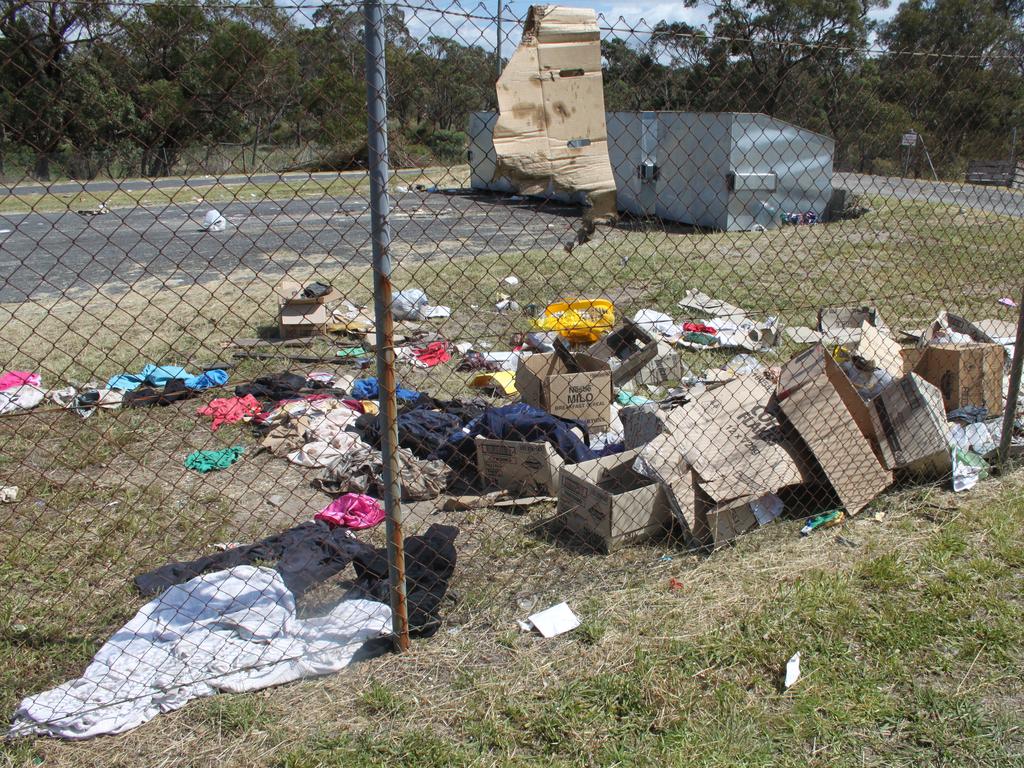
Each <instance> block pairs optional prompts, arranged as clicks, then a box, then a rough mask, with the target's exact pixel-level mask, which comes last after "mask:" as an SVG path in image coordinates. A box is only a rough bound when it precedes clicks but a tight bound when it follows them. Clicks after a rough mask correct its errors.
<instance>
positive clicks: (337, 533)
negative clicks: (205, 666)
mask: <svg viewBox="0 0 1024 768" xmlns="http://www.w3.org/2000/svg"><path fill="white" fill-rule="evenodd" d="M372 551H373V548H372V547H371V546H370V545H369V544H364V543H363V542H361V541H358V540H357V539H355V538H353V537H352V535H351V534H350V533H349V532H348V531H347V530H346V529H344V528H336V527H334V526H332V525H330V524H329V523H326V522H320V521H314V522H308V523H302V524H301V525H297V526H295V527H294V528H289V529H288V530H286V531H282V532H281V533H277V534H274V535H273V536H268V537H267V538H265V539H262V540H261V541H258V542H256V543H255V544H247V545H245V546H241V547H234V548H232V549H228V550H225V551H223V552H217V553H215V554H212V555H208V556H206V557H201V558H199V559H197V560H192V561H189V562H184V563H168V564H167V565H164V566H161V567H160V568H157V569H155V570H153V571H149V572H148V573H143V574H140V575H138V576H136V577H135V586H136V588H137V589H138V590H139V592H140V593H142V594H143V595H145V596H147V597H148V596H149V595H155V594H156V593H157V592H159V591H160V590H162V589H167V587H169V586H171V585H173V584H181V583H183V582H186V581H188V580H189V579H193V578H195V577H196V576H200V575H202V574H204V573H210V572H212V571H221V570H224V569H225V568H234V567H235V566H237V565H256V564H270V563H276V565H275V567H276V569H277V571H278V573H280V575H281V578H282V580H283V581H284V584H285V586H286V587H287V588H288V590H289V591H291V593H292V594H293V595H295V596H296V597H301V596H302V594H303V593H304V592H305V591H306V590H307V589H309V588H310V587H312V586H315V585H316V584H319V583H320V582H322V581H326V580H327V579H329V578H331V577H332V576H334V575H335V574H338V573H340V572H341V571H342V570H343V569H344V568H345V566H346V565H348V564H349V563H350V562H352V558H354V557H355V556H356V555H357V554H359V553H361V552H364V553H365V552H372Z"/></svg>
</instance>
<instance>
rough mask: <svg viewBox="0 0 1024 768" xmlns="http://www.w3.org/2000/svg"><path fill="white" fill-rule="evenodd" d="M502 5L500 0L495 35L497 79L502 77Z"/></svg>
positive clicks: (495, 75) (495, 74)
mask: <svg viewBox="0 0 1024 768" xmlns="http://www.w3.org/2000/svg"><path fill="white" fill-rule="evenodd" d="M501 6H502V2H501V0H498V15H497V16H496V17H495V19H496V21H497V26H498V28H497V30H496V31H495V35H494V68H495V70H496V71H495V73H494V77H495V79H498V78H499V77H501V36H502V31H501Z"/></svg>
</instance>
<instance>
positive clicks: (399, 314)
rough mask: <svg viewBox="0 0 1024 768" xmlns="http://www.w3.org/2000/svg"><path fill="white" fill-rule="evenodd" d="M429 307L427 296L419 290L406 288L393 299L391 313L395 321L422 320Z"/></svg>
mask: <svg viewBox="0 0 1024 768" xmlns="http://www.w3.org/2000/svg"><path fill="white" fill-rule="evenodd" d="M426 306H427V294H425V293H424V292H423V291H421V290H420V289H419V288H406V289H405V290H404V291H399V292H398V293H396V294H395V295H394V297H393V298H392V299H391V313H392V315H393V316H394V318H395V320H422V319H423V318H424V308H425V307H426Z"/></svg>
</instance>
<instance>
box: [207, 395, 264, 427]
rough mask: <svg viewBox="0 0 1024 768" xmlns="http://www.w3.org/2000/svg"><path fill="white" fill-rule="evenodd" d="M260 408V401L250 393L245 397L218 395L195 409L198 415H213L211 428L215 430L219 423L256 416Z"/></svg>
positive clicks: (229, 422)
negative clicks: (208, 402)
mask: <svg viewBox="0 0 1024 768" xmlns="http://www.w3.org/2000/svg"><path fill="white" fill-rule="evenodd" d="M260 410H261V406H260V401H259V400H257V399H256V398H255V397H253V396H252V395H246V396H245V397H218V398H217V399H216V400H211V401H210V404H209V405H204V406H203V407H202V408H200V409H199V410H197V411H196V413H198V414H199V415H200V416H211V417H213V425H212V427H211V429H212V430H213V431H214V432H216V431H217V430H218V429H219V428H220V426H221V424H234V423H235V422H236V421H242V420H243V419H251V418H252V417H253V416H258V415H259V413H260Z"/></svg>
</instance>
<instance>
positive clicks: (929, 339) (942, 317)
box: [917, 312, 992, 347]
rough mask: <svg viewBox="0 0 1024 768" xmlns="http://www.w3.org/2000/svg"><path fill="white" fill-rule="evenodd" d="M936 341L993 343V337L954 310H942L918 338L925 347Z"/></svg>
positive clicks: (918, 341) (921, 345)
mask: <svg viewBox="0 0 1024 768" xmlns="http://www.w3.org/2000/svg"><path fill="white" fill-rule="evenodd" d="M935 342H946V343H951V344H970V343H972V342H976V343H981V344H991V343H992V337H991V336H989V335H988V334H987V333H985V331H983V330H982V329H981V328H979V327H978V326H976V325H975V324H974V323H972V322H971V321H969V320H967V319H966V318H963V317H960V315H954V314H953V313H952V312H940V313H939V316H938V317H936V318H935V320H933V321H932V324H931V325H929V326H928V327H927V328H925V330H924V332H923V333H922V334H921V336H920V338H919V339H918V340H917V345H918V346H919V347H923V346H925V345H927V344H932V343H935Z"/></svg>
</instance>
